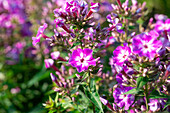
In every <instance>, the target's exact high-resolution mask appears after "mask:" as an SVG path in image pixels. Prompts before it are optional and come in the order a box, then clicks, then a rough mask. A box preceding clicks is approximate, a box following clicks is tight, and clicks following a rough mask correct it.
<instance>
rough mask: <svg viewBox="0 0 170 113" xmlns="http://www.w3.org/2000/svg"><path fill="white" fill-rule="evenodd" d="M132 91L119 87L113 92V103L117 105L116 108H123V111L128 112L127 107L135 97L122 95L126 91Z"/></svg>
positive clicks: (128, 88) (129, 88)
mask: <svg viewBox="0 0 170 113" xmlns="http://www.w3.org/2000/svg"><path fill="white" fill-rule="evenodd" d="M131 89H133V87H125V86H122V85H120V87H117V88H116V89H115V90H114V92H113V97H114V99H115V100H114V102H115V103H117V106H119V107H121V108H122V107H124V109H125V110H128V109H129V107H130V106H131V105H132V103H133V102H134V100H135V96H134V95H132V94H124V93H126V92H127V91H129V90H131Z"/></svg>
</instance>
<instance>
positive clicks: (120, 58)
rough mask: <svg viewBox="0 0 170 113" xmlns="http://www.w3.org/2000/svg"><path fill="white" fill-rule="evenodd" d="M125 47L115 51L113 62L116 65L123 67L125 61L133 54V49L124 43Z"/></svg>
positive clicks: (119, 47)
mask: <svg viewBox="0 0 170 113" xmlns="http://www.w3.org/2000/svg"><path fill="white" fill-rule="evenodd" d="M123 45H124V47H123V46H118V47H117V48H116V49H115V50H114V51H113V61H114V63H115V64H117V65H120V66H122V65H123V63H124V61H127V60H128V57H129V55H130V54H131V49H130V47H128V44H127V43H124V44H123Z"/></svg>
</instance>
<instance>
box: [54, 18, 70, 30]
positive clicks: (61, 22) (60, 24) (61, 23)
mask: <svg viewBox="0 0 170 113" xmlns="http://www.w3.org/2000/svg"><path fill="white" fill-rule="evenodd" d="M54 21H55V23H56V27H57V26H59V27H61V28H63V29H64V30H65V31H66V32H68V33H72V32H71V31H70V30H69V29H68V28H67V27H66V26H65V24H64V20H63V19H62V18H58V19H55V20H54Z"/></svg>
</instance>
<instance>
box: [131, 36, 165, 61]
mask: <svg viewBox="0 0 170 113" xmlns="http://www.w3.org/2000/svg"><path fill="white" fill-rule="evenodd" d="M132 46H133V52H134V53H136V54H138V55H139V56H140V57H142V56H145V57H148V58H149V59H150V60H152V59H153V58H154V57H155V54H156V53H157V51H158V49H159V48H160V47H161V46H162V43H161V41H159V40H157V39H156V38H155V37H154V36H151V35H149V34H140V35H137V36H135V37H134V38H133V39H132Z"/></svg>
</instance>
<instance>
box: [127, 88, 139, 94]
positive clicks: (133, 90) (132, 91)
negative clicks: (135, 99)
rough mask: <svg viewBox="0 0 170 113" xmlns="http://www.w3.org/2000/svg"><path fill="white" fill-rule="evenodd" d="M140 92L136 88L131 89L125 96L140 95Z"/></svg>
mask: <svg viewBox="0 0 170 113" xmlns="http://www.w3.org/2000/svg"><path fill="white" fill-rule="evenodd" d="M139 92H140V91H139V90H137V89H136V88H134V89H131V90H129V91H128V92H126V93H124V94H138V93H139Z"/></svg>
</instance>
